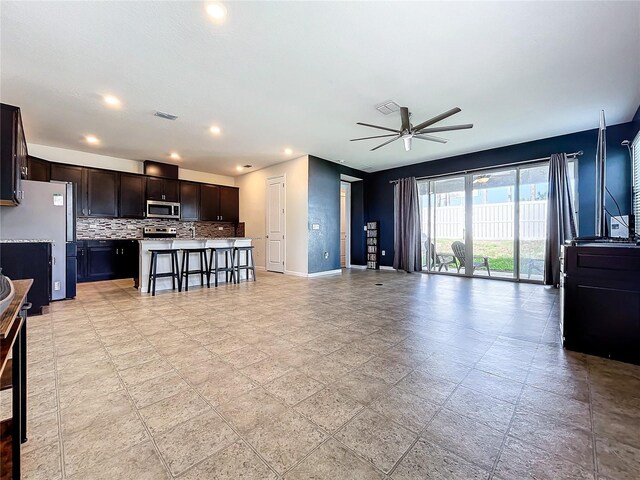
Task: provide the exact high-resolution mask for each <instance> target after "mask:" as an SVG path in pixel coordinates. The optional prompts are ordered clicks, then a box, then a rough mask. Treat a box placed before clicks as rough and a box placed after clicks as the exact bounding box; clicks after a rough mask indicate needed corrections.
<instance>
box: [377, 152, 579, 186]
mask: <svg viewBox="0 0 640 480" xmlns="http://www.w3.org/2000/svg"><path fill="white" fill-rule="evenodd" d="M583 153H584V152H583V151H582V150H578V151H577V152H573V153H567V158H576V157H579V156H580V155H582V154H583ZM545 160H551V157H550V156H549V157H542V158H534V159H533V160H523V161H522V162H512V163H505V164H504V165H496V166H494V167H481V168H470V169H469V170H459V171H457V172H449V173H440V174H438V175H427V176H425V177H416V180H426V179H427V178H429V179H431V178H438V177H448V176H451V175H460V174H465V173H472V172H479V171H482V170H495V169H498V168H502V167H514V166H520V165H527V164H529V163H538V162H543V161H545ZM389 183H398V180H389Z"/></svg>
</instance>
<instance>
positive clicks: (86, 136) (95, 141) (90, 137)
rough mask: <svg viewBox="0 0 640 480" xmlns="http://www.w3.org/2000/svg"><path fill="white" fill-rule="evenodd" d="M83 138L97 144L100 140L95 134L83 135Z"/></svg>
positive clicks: (89, 142) (91, 143)
mask: <svg viewBox="0 0 640 480" xmlns="http://www.w3.org/2000/svg"><path fill="white" fill-rule="evenodd" d="M84 139H85V141H86V142H87V143H88V144H90V145H97V144H98V143H100V140H98V137H96V136H95V135H85V137H84Z"/></svg>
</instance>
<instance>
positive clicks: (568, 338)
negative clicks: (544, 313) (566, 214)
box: [561, 244, 640, 365]
mask: <svg viewBox="0 0 640 480" xmlns="http://www.w3.org/2000/svg"><path fill="white" fill-rule="evenodd" d="M563 251H564V263H563V270H564V273H563V277H562V284H561V290H562V292H561V294H562V298H561V301H562V337H563V345H564V347H565V348H567V349H569V350H575V351H577V352H583V353H588V354H591V355H598V356H602V357H607V358H612V359H614V360H621V361H623V362H630V363H635V364H638V365H640V348H639V346H640V280H639V279H640V246H635V247H634V246H609V245H603V244H599V245H575V246H568V247H564V250H563Z"/></svg>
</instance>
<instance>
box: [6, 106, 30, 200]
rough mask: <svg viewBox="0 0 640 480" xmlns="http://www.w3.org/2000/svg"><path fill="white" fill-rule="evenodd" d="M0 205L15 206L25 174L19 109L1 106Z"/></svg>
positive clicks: (25, 150) (25, 146)
mask: <svg viewBox="0 0 640 480" xmlns="http://www.w3.org/2000/svg"><path fill="white" fill-rule="evenodd" d="M0 128H1V131H0V152H1V154H0V205H17V204H18V203H20V199H21V198H22V195H23V192H22V186H21V182H22V178H26V174H27V156H28V154H27V141H26V139H25V136H24V130H23V128H22V117H21V116H20V109H19V108H18V107H14V106H11V105H5V104H4V103H3V104H2V117H1V119H0Z"/></svg>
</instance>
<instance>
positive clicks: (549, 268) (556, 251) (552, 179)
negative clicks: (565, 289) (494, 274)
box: [544, 153, 576, 286]
mask: <svg viewBox="0 0 640 480" xmlns="http://www.w3.org/2000/svg"><path fill="white" fill-rule="evenodd" d="M573 212H574V210H573V199H572V198H571V187H570V184H569V174H568V172H567V155H566V154H564V153H554V154H553V155H551V160H550V161H549V200H548V205H547V244H546V248H545V254H544V284H545V285H554V286H557V285H558V284H559V283H560V246H561V245H563V244H564V242H565V240H571V239H573V238H575V236H576V222H575V218H574V213H573Z"/></svg>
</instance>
